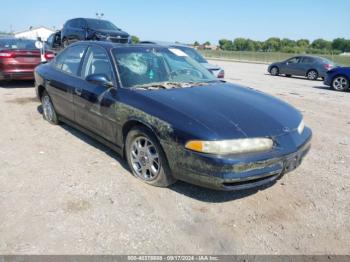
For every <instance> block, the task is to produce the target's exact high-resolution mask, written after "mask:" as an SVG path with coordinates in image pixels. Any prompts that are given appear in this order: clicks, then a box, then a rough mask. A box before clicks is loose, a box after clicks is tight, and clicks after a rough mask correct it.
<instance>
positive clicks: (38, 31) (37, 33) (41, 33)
mask: <svg viewBox="0 0 350 262" xmlns="http://www.w3.org/2000/svg"><path fill="white" fill-rule="evenodd" d="M54 32H55V31H54V30H52V29H50V28H48V27H45V26H40V27H31V28H30V29H29V30H26V31H22V32H17V33H15V37H17V38H26V39H32V40H36V39H37V38H38V37H41V39H42V40H43V41H46V40H47V38H48V37H49V36H50V35H51V34H52V33H54Z"/></svg>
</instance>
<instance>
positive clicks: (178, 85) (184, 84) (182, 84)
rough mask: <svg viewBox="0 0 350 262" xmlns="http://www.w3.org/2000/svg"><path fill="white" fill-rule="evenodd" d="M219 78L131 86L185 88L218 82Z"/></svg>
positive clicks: (149, 88) (142, 87)
mask: <svg viewBox="0 0 350 262" xmlns="http://www.w3.org/2000/svg"><path fill="white" fill-rule="evenodd" d="M219 82H220V81H219V80H212V81H203V82H194V81H190V82H155V83H148V84H142V85H135V86H133V88H136V89H138V88H141V89H148V90H154V89H160V88H163V89H172V88H186V87H193V86H206V85H209V84H212V83H219Z"/></svg>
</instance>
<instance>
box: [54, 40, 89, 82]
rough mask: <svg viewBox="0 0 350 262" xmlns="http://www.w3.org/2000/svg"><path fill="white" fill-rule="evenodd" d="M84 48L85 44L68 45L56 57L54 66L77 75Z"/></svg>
mask: <svg viewBox="0 0 350 262" xmlns="http://www.w3.org/2000/svg"><path fill="white" fill-rule="evenodd" d="M86 48H87V47H86V46H85V45H76V46H72V47H68V48H67V49H65V50H64V51H63V52H62V53H61V54H59V55H58V56H57V57H56V59H55V63H54V66H55V67H56V68H57V69H59V70H62V71H63V72H65V73H67V74H70V75H74V76H79V68H80V64H81V61H82V59H83V57H84V53H85V51H86Z"/></svg>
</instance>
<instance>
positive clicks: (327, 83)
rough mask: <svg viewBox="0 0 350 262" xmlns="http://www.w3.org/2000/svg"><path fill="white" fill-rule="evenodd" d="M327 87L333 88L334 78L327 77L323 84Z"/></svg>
mask: <svg viewBox="0 0 350 262" xmlns="http://www.w3.org/2000/svg"><path fill="white" fill-rule="evenodd" d="M323 83H324V84H325V85H326V86H331V85H332V77H331V76H330V75H328V74H327V75H326V77H325V79H324V82H323Z"/></svg>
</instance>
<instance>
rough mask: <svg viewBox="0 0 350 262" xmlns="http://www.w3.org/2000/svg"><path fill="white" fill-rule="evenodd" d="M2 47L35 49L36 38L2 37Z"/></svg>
mask: <svg viewBox="0 0 350 262" xmlns="http://www.w3.org/2000/svg"><path fill="white" fill-rule="evenodd" d="M0 49H10V50H15V49H25V50H34V49H37V48H36V47H35V41H34V40H28V39H0Z"/></svg>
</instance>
